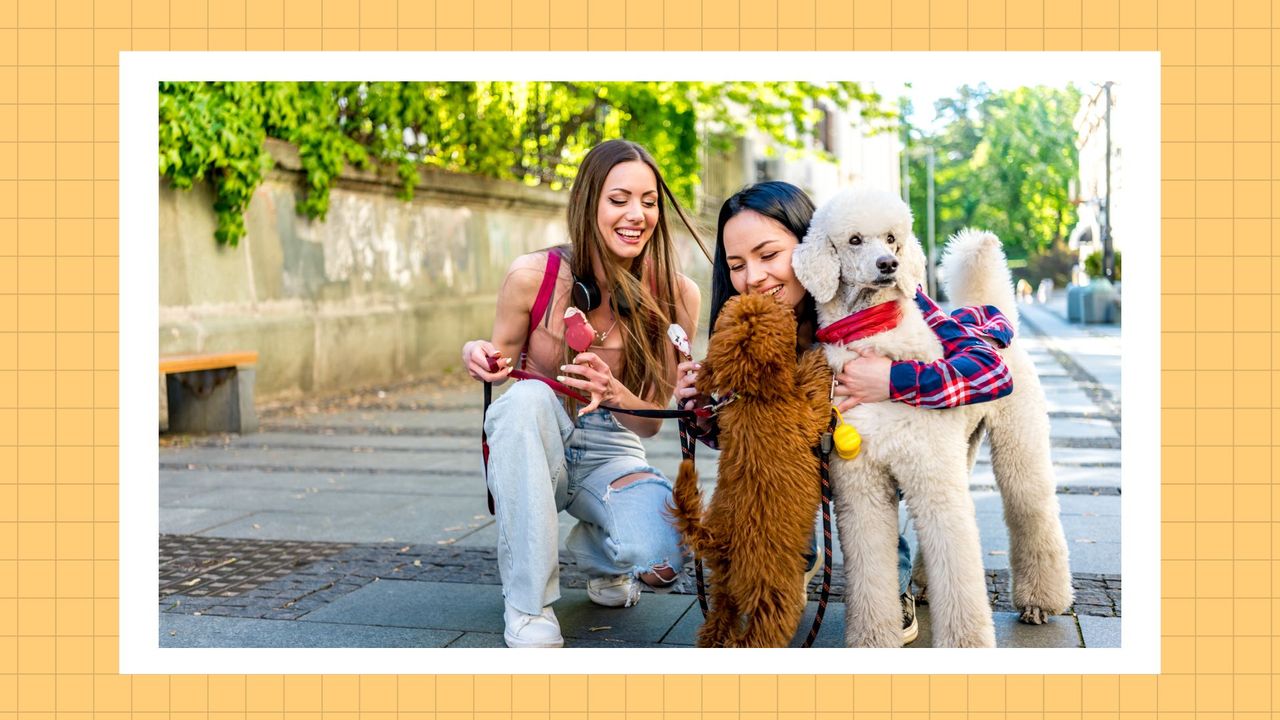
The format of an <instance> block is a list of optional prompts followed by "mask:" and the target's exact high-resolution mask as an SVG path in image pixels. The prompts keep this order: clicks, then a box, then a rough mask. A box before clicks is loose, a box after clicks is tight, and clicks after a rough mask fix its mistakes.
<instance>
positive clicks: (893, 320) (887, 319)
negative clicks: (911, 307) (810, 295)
mask: <svg viewBox="0 0 1280 720" xmlns="http://www.w3.org/2000/svg"><path fill="white" fill-rule="evenodd" d="M900 320H902V307H901V306H899V305H898V303H897V301H889V302H886V303H880V304H879V305H872V306H871V307H869V308H866V309H864V310H859V311H858V312H856V313H854V314H852V315H849V316H848V317H845V318H843V319H841V320H837V321H836V322H833V323H831V324H830V325H828V326H826V327H824V328H822V329H820V330H818V332H817V333H816V336H817V338H818V341H819V342H824V343H838V344H840V345H848V344H849V343H851V342H853V341H854V340H860V339H862V338H864V337H870V336H872V335H875V334H876V333H882V332H884V331H886V330H892V329H894V328H896V327H898V322H899V321H900Z"/></svg>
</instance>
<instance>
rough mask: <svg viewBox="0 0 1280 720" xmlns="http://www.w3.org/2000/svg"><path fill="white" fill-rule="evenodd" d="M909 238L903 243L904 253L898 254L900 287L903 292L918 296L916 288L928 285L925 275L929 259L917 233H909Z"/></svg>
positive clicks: (910, 295) (908, 295)
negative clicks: (927, 259)
mask: <svg viewBox="0 0 1280 720" xmlns="http://www.w3.org/2000/svg"><path fill="white" fill-rule="evenodd" d="M909 238H910V239H909V240H907V241H906V242H904V243H902V254H901V255H900V256H898V273H897V275H898V289H899V290H901V291H902V294H903V295H905V296H907V297H909V298H913V297H915V296H916V288H918V287H928V285H929V283H928V278H926V277H925V272H926V267H927V261H926V259H925V256H924V250H923V249H922V248H921V247H920V240H919V239H917V238H916V236H915V233H911V234H910V235H909Z"/></svg>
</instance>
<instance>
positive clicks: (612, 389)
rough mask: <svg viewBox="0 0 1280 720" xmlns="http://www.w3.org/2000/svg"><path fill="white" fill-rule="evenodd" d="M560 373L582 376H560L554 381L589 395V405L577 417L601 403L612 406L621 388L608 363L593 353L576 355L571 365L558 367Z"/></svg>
mask: <svg viewBox="0 0 1280 720" xmlns="http://www.w3.org/2000/svg"><path fill="white" fill-rule="evenodd" d="M560 372H564V373H573V374H574V375H580V376H582V377H581V378H576V377H568V376H567V375H561V376H559V377H557V378H556V379H557V380H559V381H560V382H562V383H564V384H565V385H568V386H569V387H571V388H574V389H575V390H581V391H583V392H585V393H590V395H591V403H590V404H589V405H587V406H586V407H584V408H582V409H581V410H579V411H578V416H579V417H581V416H583V415H586V414H587V413H589V412H591V411H592V410H595V409H596V408H598V407H600V404H601V403H609V404H613V403H614V401H615V399H616V398H617V397H618V388H619V387H621V383H619V382H618V381H617V379H615V378H614V377H613V371H612V370H610V369H609V363H607V362H605V361H604V360H602V359H600V356H598V355H596V354H595V353H593V352H584V353H578V355H577V357H575V358H574V359H573V364H572V365H561V366H560Z"/></svg>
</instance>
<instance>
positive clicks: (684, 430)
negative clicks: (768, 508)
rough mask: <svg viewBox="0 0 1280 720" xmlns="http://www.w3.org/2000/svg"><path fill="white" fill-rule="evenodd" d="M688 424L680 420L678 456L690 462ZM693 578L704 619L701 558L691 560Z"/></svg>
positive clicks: (693, 446)
mask: <svg viewBox="0 0 1280 720" xmlns="http://www.w3.org/2000/svg"><path fill="white" fill-rule="evenodd" d="M690 422H692V418H685V417H682V418H680V455H681V456H682V457H683V458H684V459H685V460H689V461H690V462H692V461H693V452H694V450H695V449H697V447H698V441H697V440H696V439H695V438H694V436H693V432H691V431H690V430H689V423H690ZM693 577H694V579H695V580H697V581H698V607H700V608H702V617H704V618H705V617H706V616H707V583H706V580H705V579H704V578H703V576H702V558H700V557H696V556H695V557H694V558H693Z"/></svg>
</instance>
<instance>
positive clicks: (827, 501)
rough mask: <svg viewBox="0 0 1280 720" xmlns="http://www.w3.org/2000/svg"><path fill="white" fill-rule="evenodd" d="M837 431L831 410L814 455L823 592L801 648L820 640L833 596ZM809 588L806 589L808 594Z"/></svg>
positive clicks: (834, 415)
mask: <svg viewBox="0 0 1280 720" xmlns="http://www.w3.org/2000/svg"><path fill="white" fill-rule="evenodd" d="M835 429H836V411H835V409H834V408H832V410H831V420H830V421H829V422H828V423H827V431H826V432H824V433H822V439H821V441H820V442H819V444H818V447H816V448H814V451H815V452H814V454H815V455H817V456H818V476H819V477H820V478H821V479H822V592H820V593H819V594H818V610H817V612H816V613H814V616H813V627H812V628H811V629H810V630H809V637H807V638H805V640H804V644H803V645H801V646H800V647H806V648H807V647H812V646H813V641H814V640H817V639H818V629H819V628H821V627H822V618H823V616H824V615H826V614H827V600H828V598H829V597H830V596H831V562H832V561H831V447H832V445H834V441H833V438H834V437H835ZM808 591H809V588H807V587H806V588H805V592H806V593H807V592H808Z"/></svg>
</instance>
